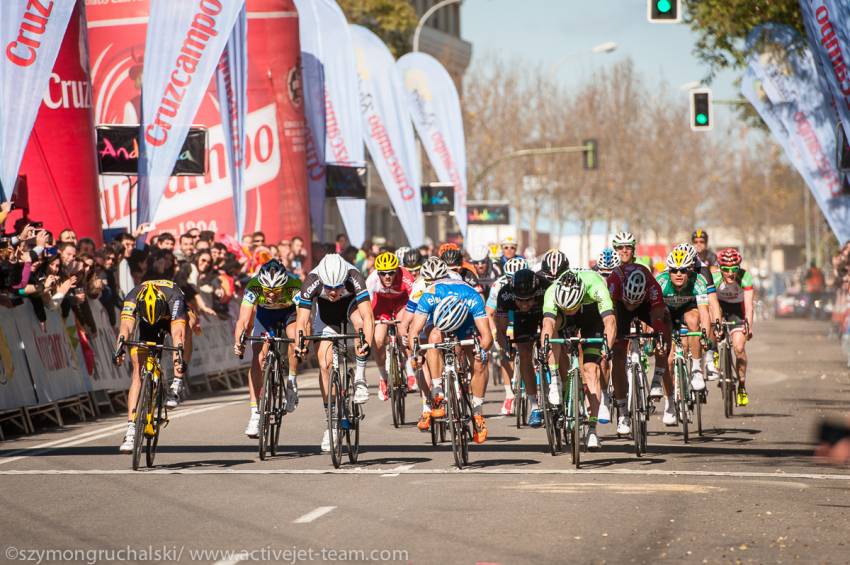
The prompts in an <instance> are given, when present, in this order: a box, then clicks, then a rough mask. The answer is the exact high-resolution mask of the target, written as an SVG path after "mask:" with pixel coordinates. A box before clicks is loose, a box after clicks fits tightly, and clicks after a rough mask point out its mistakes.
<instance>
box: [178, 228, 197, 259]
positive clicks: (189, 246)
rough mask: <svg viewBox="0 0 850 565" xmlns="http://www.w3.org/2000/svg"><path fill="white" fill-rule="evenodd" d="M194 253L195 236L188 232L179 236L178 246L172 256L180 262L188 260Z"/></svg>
mask: <svg viewBox="0 0 850 565" xmlns="http://www.w3.org/2000/svg"><path fill="white" fill-rule="evenodd" d="M194 254H195V238H194V237H192V235H191V234H189V233H184V234H183V235H181V236H180V248H179V249H177V250H175V251H174V256H175V257H177V260H178V261H180V262H184V261H189V260H190V259H191V258H192V255H194Z"/></svg>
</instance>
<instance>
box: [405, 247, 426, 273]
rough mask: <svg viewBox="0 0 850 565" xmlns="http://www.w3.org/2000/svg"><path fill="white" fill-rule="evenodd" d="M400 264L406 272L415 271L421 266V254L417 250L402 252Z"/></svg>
mask: <svg viewBox="0 0 850 565" xmlns="http://www.w3.org/2000/svg"><path fill="white" fill-rule="evenodd" d="M401 263H402V265H404V268H405V269H407V270H408V271H415V270H417V269H419V268H420V267H421V266H422V254H421V253H419V250H418V249H408V250H407V251H405V252H404V257H402V258H401Z"/></svg>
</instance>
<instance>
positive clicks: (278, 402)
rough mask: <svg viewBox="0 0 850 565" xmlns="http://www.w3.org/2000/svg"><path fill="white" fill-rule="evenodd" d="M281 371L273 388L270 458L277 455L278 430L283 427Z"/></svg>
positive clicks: (282, 381)
mask: <svg viewBox="0 0 850 565" xmlns="http://www.w3.org/2000/svg"><path fill="white" fill-rule="evenodd" d="M282 373H283V371H281V373H279V375H278V378H277V379H276V381H277V386H275V391H276V394H275V404H274V411H273V412H272V414H273V415H274V424H273V425H272V434H271V438H270V439H269V446H270V448H271V454H272V456H274V455H277V446H278V445H279V444H280V429H281V428H282V427H283V414H284V411H283V400H284V389H285V386H286V385H284V380H283V375H282Z"/></svg>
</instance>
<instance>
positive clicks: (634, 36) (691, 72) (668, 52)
mask: <svg viewBox="0 0 850 565" xmlns="http://www.w3.org/2000/svg"><path fill="white" fill-rule="evenodd" d="M461 35H462V36H463V38H464V39H466V40H467V41H469V42H470V43H472V52H473V55H472V66H474V65H475V63H476V60H479V59H480V58H481V57H482V56H484V55H485V54H488V53H490V54H493V53H496V54H498V55H499V56H503V57H505V58H506V59H508V60H519V61H525V62H529V63H532V64H538V63H539V64H542V65H544V66H545V68H550V67H551V66H552V65H555V66H556V67H555V68H556V69H557V71H556V72H557V73H558V75H559V76H560V77H561V80H562V81H563V83H564V84H565V85H567V86H578V85H580V84H581V83H582V82H584V81H586V80H587V79H588V78H589V77H590V76H591V75H592V73H593V72H594V70H597V69H599V68H602V67H604V66H608V65H611V64H613V63H615V62H616V61H618V60H622V59H624V58H626V57H631V58H632V59H633V60H634V62H635V65H636V67H637V69H638V70H639V71H640V72H641V74H643V75H644V76H645V77H646V78H647V79H649V81H650V83H652V82H656V81H657V82H663V81H666V82H667V83H668V84H669V85H670V86H671V87H672V88H671V92H673V93H676V94H679V93H680V94H681V96H682V98H683V99H684V100H687V93H686V92H683V91H680V90H679V87H680V85H682V84H685V83H688V82H691V81H699V80H701V79H703V78H705V76H706V75H707V74H708V72H707V68H706V67H705V66H703V65H702V64H701V63H700V62H699V61H698V60H697V58H696V57H695V56H694V55H693V48H694V45H695V43H696V38H697V36H696V34H695V33H694V32H692V31H691V30H690V28H689V27H688V26H687V25H685V24H650V23H649V22H648V21H647V19H646V0H587V1H582V0H522V1H517V0H464V2H463V5H462V8H461ZM608 41H613V42H615V43H617V45H618V47H617V50H616V51H614V52H613V53H610V54H594V53H591V48H592V47H593V46H595V45H599V44H601V43H604V42H608ZM736 78H737V73H736V72H730V71H726V72H724V73H722V74H721V75H719V76H718V77H717V78H715V80H714V81H713V82H712V84H711V85H710V86H711V88H712V91H713V96H714V98H715V99H734V98H740V95H739V94H738V92H737V90H736V89H735V87H734V84H733V82H734V80H735V79H736ZM714 109H715V114H716V118H717V119H716V123H717V124H718V125H719V124H722V123H723V122H726V123H728V121H727V120H728V119H729V118H733V117H734V114H733V113H732V112H733V110H732V109H731V108H730V107H729V106H718V105H715V107H714Z"/></svg>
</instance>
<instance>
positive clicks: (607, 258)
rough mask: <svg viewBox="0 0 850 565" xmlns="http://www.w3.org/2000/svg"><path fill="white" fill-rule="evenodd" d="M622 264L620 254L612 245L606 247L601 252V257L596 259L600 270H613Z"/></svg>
mask: <svg viewBox="0 0 850 565" xmlns="http://www.w3.org/2000/svg"><path fill="white" fill-rule="evenodd" d="M621 264H622V261H620V256H619V255H618V254H617V252H616V251H614V249H613V248H612V247H606V248H605V249H603V250H602V251H601V252H600V253H599V259H598V260H597V261H596V267H597V268H598V269H599V270H600V271H613V270H614V269H616V268H617V267H619V266H620V265H621Z"/></svg>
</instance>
